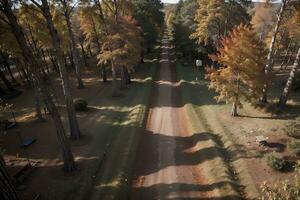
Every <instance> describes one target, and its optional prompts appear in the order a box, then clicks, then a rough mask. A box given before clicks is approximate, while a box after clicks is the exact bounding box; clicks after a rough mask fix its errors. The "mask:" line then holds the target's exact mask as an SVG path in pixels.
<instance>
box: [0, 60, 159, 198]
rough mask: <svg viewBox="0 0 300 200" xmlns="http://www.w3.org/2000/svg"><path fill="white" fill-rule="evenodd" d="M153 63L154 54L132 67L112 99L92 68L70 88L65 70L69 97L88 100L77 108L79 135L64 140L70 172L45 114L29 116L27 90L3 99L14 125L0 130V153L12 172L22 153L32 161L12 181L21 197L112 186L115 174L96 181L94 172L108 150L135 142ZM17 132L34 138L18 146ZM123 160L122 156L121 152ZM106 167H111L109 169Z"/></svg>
mask: <svg viewBox="0 0 300 200" xmlns="http://www.w3.org/2000/svg"><path fill="white" fill-rule="evenodd" d="M152 57H153V56H152ZM156 62H157V61H156V59H146V60H145V64H143V65H141V66H138V68H137V72H135V73H134V74H133V78H132V83H131V84H130V85H129V88H128V89H126V90H123V91H122V95H121V97H118V98H112V97H111V84H110V82H108V83H102V82H101V79H100V78H99V73H98V72H97V69H93V70H92V69H91V68H86V69H84V76H83V77H84V79H83V80H84V83H85V86H86V88H84V89H76V88H75V86H76V79H75V78H74V74H72V73H73V72H71V75H70V79H71V82H72V83H71V85H72V86H73V88H72V90H73V93H74V95H73V96H74V97H81V98H83V99H85V100H86V101H87V102H88V103H89V110H88V111H87V112H78V113H77V117H78V121H79V125H80V127H81V132H82V138H81V139H80V140H78V141H70V142H71V147H72V151H73V154H74V157H75V160H76V164H77V170H76V171H75V172H74V173H71V174H65V173H64V172H63V171H62V170H61V166H62V161H61V152H60V148H59V146H58V142H57V138H56V133H55V129H54V127H53V124H52V122H51V119H50V117H49V116H48V115H44V117H45V121H44V122H38V121H37V120H36V117H35V115H34V104H33V102H34V101H33V93H32V90H29V89H26V88H19V89H21V90H22V91H23V94H22V95H20V96H18V97H16V98H14V99H12V100H10V101H9V102H8V103H10V104H13V110H14V111H15V115H16V120H17V123H18V125H17V126H16V127H14V128H13V129H11V130H8V131H7V132H6V133H5V134H3V135H0V144H1V147H2V148H3V149H5V153H4V158H5V161H6V164H7V168H8V170H9V172H10V173H11V174H12V175H15V174H16V173H17V172H18V171H19V170H20V169H21V168H22V167H23V166H24V165H26V164H27V161H26V157H27V156H28V157H29V159H30V161H31V163H38V164H37V165H36V168H35V169H34V170H33V172H32V173H31V174H30V175H28V176H27V178H26V179H25V180H24V181H23V182H22V183H21V184H19V185H18V191H19V193H20V197H21V199H24V200H25V199H34V198H35V197H37V196H39V199H49V200H50V199H51V200H53V199H86V195H89V193H90V191H91V189H95V188H93V186H95V187H98V188H96V189H95V190H97V189H99V187H100V186H99V185H101V184H102V183H103V184H104V185H105V184H106V183H107V182H116V187H117V186H118V181H119V180H117V179H118V178H120V175H118V174H114V175H111V174H109V175H107V176H106V177H108V178H106V179H105V177H104V178H103V179H101V180H98V176H99V175H98V174H97V173H98V171H99V170H100V171H101V167H102V164H103V163H104V162H102V161H103V160H104V159H106V157H109V155H108V154H109V153H116V151H118V150H119V151H121V150H122V151H131V149H130V148H131V147H130V145H132V143H133V142H134V141H135V140H134V137H133V136H134V134H137V132H138V131H140V129H141V127H142V123H143V119H144V115H145V112H146V107H147V106H146V105H147V101H148V96H149V92H150V88H151V83H152V78H151V77H152V75H153V73H154V68H155V65H156ZM51 80H52V82H51V83H49V85H50V88H51V90H52V92H53V94H54V98H55V99H56V101H57V104H58V105H59V111H60V113H61V116H62V120H63V123H64V125H65V129H66V131H67V133H68V132H69V127H68V123H67V119H66V109H65V106H64V103H63V102H64V98H63V93H62V89H61V82H60V79H59V77H57V76H52V77H51ZM10 117H11V116H10ZM19 136H21V137H22V139H27V138H34V139H36V142H35V143H33V144H32V145H31V146H29V147H27V148H26V149H22V148H20V146H19V145H20V138H19ZM131 138H133V139H132V140H131ZM127 140H128V141H131V143H130V142H126V143H125V144H126V145H127V146H124V145H123V143H124V142H122V141H127ZM122 145H123V146H122ZM121 147H122V148H121ZM118 153H120V152H118ZM123 154H124V152H122V154H120V155H118V159H119V162H122V161H124V160H122V155H123ZM26 155H27V156H26ZM124 159H128V157H126V156H124ZM124 162H125V163H126V162H128V160H125V161H124ZM116 167H120V165H116ZM110 172H111V173H114V172H115V171H114V170H113V169H112V168H111V169H110ZM104 175H105V173H104ZM110 175H111V176H110ZM97 181H98V182H97ZM100 188H101V187H100Z"/></svg>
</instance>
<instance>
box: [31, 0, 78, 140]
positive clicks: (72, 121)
mask: <svg viewBox="0 0 300 200" xmlns="http://www.w3.org/2000/svg"><path fill="white" fill-rule="evenodd" d="M31 1H32V2H33V3H34V4H35V5H36V6H37V7H38V8H40V10H41V11H42V12H43V15H44V17H45V20H46V22H47V27H48V29H49V33H50V35H51V38H52V44H53V47H54V49H55V53H56V57H57V61H58V65H59V71H60V76H61V79H62V86H63V92H64V97H65V102H66V107H67V112H68V118H69V125H70V130H71V138H72V139H79V138H80V134H81V133H80V128H79V125H78V121H77V117H76V112H75V108H74V104H73V95H72V91H71V87H70V83H69V77H68V74H67V69H66V65H65V62H64V58H63V51H62V48H61V40H60V37H59V35H58V31H57V29H56V27H55V26H54V21H53V20H52V15H51V12H50V7H49V4H48V2H47V0H42V1H41V2H42V4H41V5H40V4H38V3H37V2H35V1H34V0H31Z"/></svg>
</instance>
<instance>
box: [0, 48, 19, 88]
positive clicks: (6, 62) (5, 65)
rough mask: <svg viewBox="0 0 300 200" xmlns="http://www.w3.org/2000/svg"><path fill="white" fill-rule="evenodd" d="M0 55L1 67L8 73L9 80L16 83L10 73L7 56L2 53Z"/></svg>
mask: <svg viewBox="0 0 300 200" xmlns="http://www.w3.org/2000/svg"><path fill="white" fill-rule="evenodd" d="M0 54H1V57H2V63H3V65H4V67H5V68H6V69H7V71H8V73H9V76H10V78H11V80H12V81H13V82H15V83H17V80H16V79H15V77H14V75H13V73H12V71H11V68H10V64H9V62H8V56H7V55H5V54H4V53H2V52H0Z"/></svg>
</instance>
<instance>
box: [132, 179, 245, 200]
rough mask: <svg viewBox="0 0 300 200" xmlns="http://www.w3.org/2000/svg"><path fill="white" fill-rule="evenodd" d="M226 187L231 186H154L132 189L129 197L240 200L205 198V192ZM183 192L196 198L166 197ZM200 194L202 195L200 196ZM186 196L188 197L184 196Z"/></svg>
mask: <svg viewBox="0 0 300 200" xmlns="http://www.w3.org/2000/svg"><path fill="white" fill-rule="evenodd" d="M228 185H232V183H231V182H226V181H224V182H218V183H212V184H207V185H201V184H184V183H171V184H162V183H161V184H156V185H152V186H148V187H139V188H133V189H132V190H133V195H132V196H131V197H130V199H132V200H134V199H143V200H147V199H149V200H150V199H186V200H193V199H199V200H204V199H220V200H221V199H222V200H226V199H232V200H233V199H240V198H239V197H238V196H235V195H231V196H224V197H219V198H218V197H214V198H210V197H205V196H206V195H205V193H206V192H210V191H213V190H215V189H218V188H221V187H227V186H228ZM157 188H159V191H160V193H158V191H157ZM178 191H183V192H186V193H192V194H194V196H198V197H197V198H196V197H180V198H179V197H172V198H171V197H168V196H169V195H172V196H176V192H178ZM201 194H202V195H201ZM186 196H188V195H186ZM199 196H204V197H203V198H201V197H200V198H199Z"/></svg>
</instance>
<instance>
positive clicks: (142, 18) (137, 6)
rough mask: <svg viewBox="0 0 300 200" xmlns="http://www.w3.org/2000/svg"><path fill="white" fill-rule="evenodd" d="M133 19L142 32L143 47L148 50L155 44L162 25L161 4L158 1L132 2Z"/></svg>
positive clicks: (143, 0)
mask: <svg viewBox="0 0 300 200" xmlns="http://www.w3.org/2000/svg"><path fill="white" fill-rule="evenodd" d="M132 4H133V5H134V11H133V17H134V18H135V19H136V20H137V22H138V24H139V26H141V28H142V30H143V38H144V40H145V43H146V44H145V47H146V48H147V49H148V50H150V49H152V48H153V47H154V45H155V44H156V40H157V39H158V36H159V33H160V32H161V29H162V26H163V23H164V13H163V12H162V11H161V10H162V8H163V4H162V3H161V1H160V0H133V1H132Z"/></svg>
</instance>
